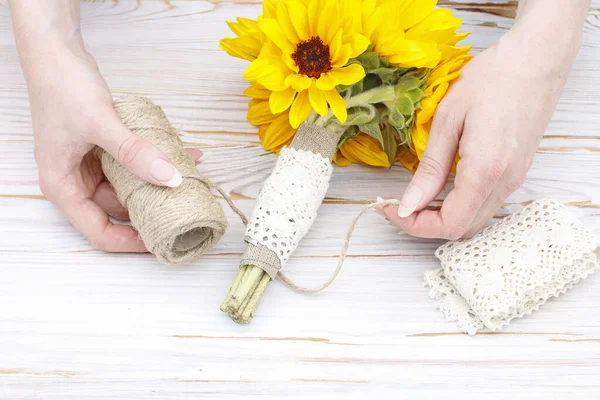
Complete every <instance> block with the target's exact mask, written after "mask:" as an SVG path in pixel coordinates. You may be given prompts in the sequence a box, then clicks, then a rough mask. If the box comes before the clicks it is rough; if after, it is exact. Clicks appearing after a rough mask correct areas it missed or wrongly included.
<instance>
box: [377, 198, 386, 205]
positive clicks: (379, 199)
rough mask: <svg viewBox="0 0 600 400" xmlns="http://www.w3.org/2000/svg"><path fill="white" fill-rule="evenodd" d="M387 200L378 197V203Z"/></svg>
mask: <svg viewBox="0 0 600 400" xmlns="http://www.w3.org/2000/svg"><path fill="white" fill-rule="evenodd" d="M384 201H385V200H384V199H383V197H379V196H377V202H378V203H383V202H384Z"/></svg>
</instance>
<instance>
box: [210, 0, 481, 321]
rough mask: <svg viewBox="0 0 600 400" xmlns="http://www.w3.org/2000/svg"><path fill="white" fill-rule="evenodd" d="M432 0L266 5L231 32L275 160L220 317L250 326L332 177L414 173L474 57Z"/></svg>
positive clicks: (298, 0) (288, 0)
mask: <svg viewBox="0 0 600 400" xmlns="http://www.w3.org/2000/svg"><path fill="white" fill-rule="evenodd" d="M436 3H437V2H436V0H265V1H264V4H263V14H262V15H261V16H259V17H258V19H257V20H251V19H245V18H238V19H237V22H229V27H230V28H231V30H232V31H233V32H234V33H235V35H236V36H237V37H235V38H225V39H223V40H222V41H221V48H222V49H224V50H225V51H226V52H227V53H228V54H230V55H232V56H234V57H239V58H243V59H246V60H248V61H250V62H251V63H250V65H249V66H248V68H247V69H246V71H245V73H244V78H245V79H246V80H248V81H249V82H250V86H249V87H248V89H246V91H245V92H244V94H245V95H246V96H248V97H250V98H251V100H250V104H249V110H248V120H249V121H250V123H252V124H253V125H256V126H257V127H258V135H259V137H260V140H261V143H262V145H263V147H264V148H265V149H266V150H269V151H273V152H275V153H277V154H279V158H278V161H277V163H276V166H275V168H274V170H273V172H272V173H271V175H270V176H269V178H268V179H267V180H266V182H265V184H264V186H263V188H262V190H261V192H260V194H259V196H258V199H257V201H256V206H255V209H254V212H253V215H252V218H251V220H250V222H249V223H248V226H247V229H246V233H245V241H246V242H247V244H248V247H247V250H246V252H245V254H244V256H243V258H242V261H241V263H240V270H239V273H238V274H237V276H236V278H235V280H234V282H233V285H232V286H231V289H230V291H229V293H228V295H227V297H226V298H225V300H224V302H223V304H222V306H221V309H222V310H223V311H225V312H227V313H229V314H230V316H231V317H232V318H233V319H234V320H235V321H238V322H245V323H247V322H250V320H251V319H252V316H253V313H254V311H255V309H256V307H257V305H258V303H259V301H260V299H261V297H262V295H263V293H264V291H265V289H266V287H267V285H268V283H269V282H270V281H271V280H272V279H273V278H274V277H275V276H277V274H278V272H279V271H280V270H281V269H282V268H283V267H284V266H285V264H286V262H287V260H288V258H289V257H290V255H291V254H292V253H293V251H294V249H295V248H296V247H297V245H298V243H299V242H300V240H301V239H302V237H303V236H304V235H305V234H306V233H307V232H308V230H309V229H310V227H311V225H312V222H313V221H314V219H315V217H316V214H317V210H318V208H319V206H320V204H321V202H322V201H323V199H324V197H325V194H326V192H327V188H328V184H329V179H330V177H331V173H332V170H333V167H332V162H333V163H335V164H337V165H339V166H347V165H350V164H352V163H361V164H366V165H371V166H377V167H390V166H391V165H392V164H394V163H395V162H400V163H401V164H402V165H404V166H405V167H406V168H408V169H409V170H411V171H414V170H415V169H416V167H417V166H418V162H419V159H420V158H421V157H422V155H423V152H424V150H425V145H426V143H427V138H428V135H429V130H430V128H431V122H432V118H433V114H434V112H435V110H436V107H437V105H438V103H439V102H440V100H441V99H442V98H443V97H444V95H445V93H446V91H447V90H448V87H449V84H450V83H451V82H452V81H453V80H454V79H456V78H457V77H458V76H459V73H460V69H461V68H462V66H463V65H465V64H466V63H467V62H468V61H469V60H470V59H471V56H470V55H469V54H468V52H469V49H470V47H468V46H457V43H458V42H459V41H460V40H462V39H464V38H465V37H466V36H467V35H468V33H457V30H458V28H459V27H460V25H461V23H462V21H461V20H460V19H459V18H456V17H454V16H453V15H452V12H451V11H450V10H448V9H443V8H436V7H435V6H436Z"/></svg>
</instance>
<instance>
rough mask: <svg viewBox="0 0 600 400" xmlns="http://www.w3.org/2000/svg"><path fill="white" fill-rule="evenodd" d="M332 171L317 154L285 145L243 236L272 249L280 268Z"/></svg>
mask: <svg viewBox="0 0 600 400" xmlns="http://www.w3.org/2000/svg"><path fill="white" fill-rule="evenodd" d="M332 172H333V167H332V165H331V161H330V160H328V159H327V158H324V157H322V156H321V155H320V154H315V153H313V152H311V151H307V150H297V149H294V148H291V147H285V148H283V149H282V150H281V153H280V155H279V158H278V160H277V164H276V165H275V168H274V169H273V172H272V173H271V175H270V176H269V178H268V179H267V180H266V181H265V184H264V186H263V188H262V189H261V191H260V194H259V195H258V198H257V200H256V205H255V207H254V211H253V213H252V220H251V221H250V222H249V223H248V226H247V228H246V238H247V240H248V241H249V242H250V243H252V244H262V245H264V246H266V247H268V248H269V249H270V250H271V251H273V252H274V253H275V254H276V255H277V257H278V258H279V260H280V262H281V268H282V269H283V267H284V265H285V263H286V262H287V260H288V258H289V256H290V255H291V254H292V253H293V251H294V250H295V249H296V247H297V246H298V243H300V240H301V239H302V238H303V237H304V235H305V234H306V233H307V232H308V230H309V229H310V227H311V225H312V223H313V221H314V220H315V217H316V216H317V210H318V208H319V206H320V205H321V203H322V202H323V199H324V198H325V193H326V192H327V189H328V187H329V179H330V178H331V174H332Z"/></svg>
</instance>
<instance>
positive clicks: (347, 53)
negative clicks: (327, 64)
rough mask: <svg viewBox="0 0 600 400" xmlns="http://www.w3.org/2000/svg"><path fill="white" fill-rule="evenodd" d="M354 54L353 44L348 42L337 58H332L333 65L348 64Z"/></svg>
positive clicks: (341, 65)
mask: <svg viewBox="0 0 600 400" xmlns="http://www.w3.org/2000/svg"><path fill="white" fill-rule="evenodd" d="M351 56H352V45H351V44H350V43H346V44H344V45H343V46H342V49H341V50H340V52H339V53H338V54H337V56H336V58H335V59H334V58H332V59H331V65H332V66H333V67H334V68H335V67H343V66H344V65H346V64H348V61H349V60H350V57H351Z"/></svg>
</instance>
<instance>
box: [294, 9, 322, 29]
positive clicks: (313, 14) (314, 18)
mask: <svg viewBox="0 0 600 400" xmlns="http://www.w3.org/2000/svg"><path fill="white" fill-rule="evenodd" d="M321 11H322V10H321V7H320V4H319V0H309V2H308V26H309V28H310V36H311V37H312V36H318V32H317V31H318V25H319V16H320V15H321ZM294 17H295V15H294Z"/></svg>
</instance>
